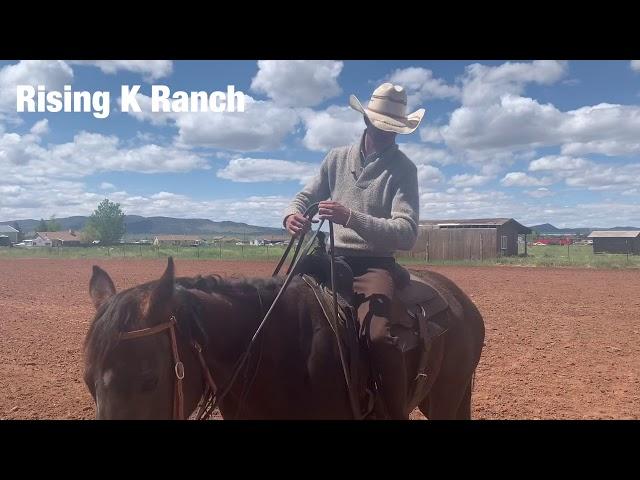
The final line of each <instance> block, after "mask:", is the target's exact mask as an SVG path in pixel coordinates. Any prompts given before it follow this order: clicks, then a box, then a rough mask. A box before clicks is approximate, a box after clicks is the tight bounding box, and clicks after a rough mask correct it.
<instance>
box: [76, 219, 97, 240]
mask: <svg viewBox="0 0 640 480" xmlns="http://www.w3.org/2000/svg"><path fill="white" fill-rule="evenodd" d="M80 238H82V241H83V242H84V243H92V242H93V241H94V240H100V234H99V233H98V230H97V229H96V227H95V226H93V225H91V224H89V222H87V224H86V225H85V227H84V229H82V232H81V234H80Z"/></svg>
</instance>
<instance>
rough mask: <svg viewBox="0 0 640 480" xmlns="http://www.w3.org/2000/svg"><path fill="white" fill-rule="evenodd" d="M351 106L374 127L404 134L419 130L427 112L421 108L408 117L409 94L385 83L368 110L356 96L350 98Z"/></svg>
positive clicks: (375, 92) (375, 94) (402, 89)
mask: <svg viewBox="0 0 640 480" xmlns="http://www.w3.org/2000/svg"><path fill="white" fill-rule="evenodd" d="M349 106H350V107H351V108H353V109H354V110H357V111H358V112H360V113H362V114H363V115H364V116H366V117H367V118H368V119H369V121H370V122H371V123H372V124H373V126H374V127H376V128H379V129H380V130H384V131H386V132H395V133H404V134H406V133H411V132H413V131H414V130H415V129H416V128H418V125H420V121H421V120H422V117H423V116H424V112H425V109H424V108H421V109H419V110H416V111H415V112H413V113H410V114H409V115H407V92H406V91H405V89H404V88H403V87H401V86H399V85H393V84H391V83H383V84H382V85H380V86H379V87H378V88H376V89H375V90H374V91H373V94H372V95H371V100H369V104H368V105H367V108H364V107H363V106H362V104H361V103H360V100H358V98H357V97H356V96H355V95H351V96H350V97H349Z"/></svg>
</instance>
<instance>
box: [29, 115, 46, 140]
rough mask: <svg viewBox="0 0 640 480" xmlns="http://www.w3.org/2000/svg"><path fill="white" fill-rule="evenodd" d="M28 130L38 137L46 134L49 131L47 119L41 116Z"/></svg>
mask: <svg viewBox="0 0 640 480" xmlns="http://www.w3.org/2000/svg"><path fill="white" fill-rule="evenodd" d="M29 131H30V132H31V133H32V134H33V135H36V136H38V137H41V136H43V135H46V134H47V133H49V120H47V119H46V118H43V119H42V120H39V121H37V122H36V123H34V124H33V127H31V130H29Z"/></svg>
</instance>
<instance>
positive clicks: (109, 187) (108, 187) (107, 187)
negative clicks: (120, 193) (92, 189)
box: [100, 182, 116, 190]
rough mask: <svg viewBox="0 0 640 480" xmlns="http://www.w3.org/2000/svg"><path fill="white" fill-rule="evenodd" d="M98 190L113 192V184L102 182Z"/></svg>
mask: <svg viewBox="0 0 640 480" xmlns="http://www.w3.org/2000/svg"><path fill="white" fill-rule="evenodd" d="M100 188H101V189H102V190H115V189H116V186H115V185H114V184H113V183H109V182H102V183H101V184H100Z"/></svg>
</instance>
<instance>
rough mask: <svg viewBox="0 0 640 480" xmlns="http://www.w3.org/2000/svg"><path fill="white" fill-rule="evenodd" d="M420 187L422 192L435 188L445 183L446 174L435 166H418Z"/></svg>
mask: <svg viewBox="0 0 640 480" xmlns="http://www.w3.org/2000/svg"><path fill="white" fill-rule="evenodd" d="M417 168H418V186H419V188H420V189H421V190H426V189H430V188H432V187H433V186H435V185H437V184H440V183H442V182H444V174H443V173H442V172H441V171H440V169H439V168H438V167H434V166H433V165H417Z"/></svg>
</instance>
